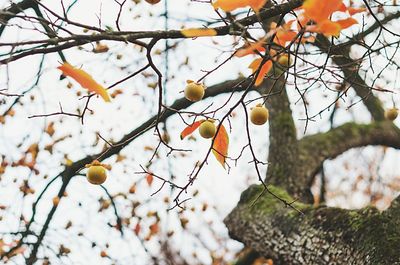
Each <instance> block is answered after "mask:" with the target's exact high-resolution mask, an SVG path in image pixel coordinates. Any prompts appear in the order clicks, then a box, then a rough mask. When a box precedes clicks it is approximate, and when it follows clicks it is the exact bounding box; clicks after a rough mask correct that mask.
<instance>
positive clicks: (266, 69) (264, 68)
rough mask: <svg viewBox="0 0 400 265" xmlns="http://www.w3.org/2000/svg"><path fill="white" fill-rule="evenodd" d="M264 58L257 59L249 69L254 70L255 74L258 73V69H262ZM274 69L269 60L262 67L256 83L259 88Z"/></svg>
mask: <svg viewBox="0 0 400 265" xmlns="http://www.w3.org/2000/svg"><path fill="white" fill-rule="evenodd" d="M262 60H263V59H262V58H258V59H255V60H254V61H253V62H252V63H251V64H250V65H249V68H250V69H251V70H252V72H253V74H254V73H255V72H257V70H258V68H259V67H260V64H261V62H262ZM271 68H272V61H271V60H268V61H266V62H265V63H264V65H263V66H261V69H260V72H259V73H258V76H257V79H256V82H255V83H254V85H255V86H259V85H260V84H261V83H262V81H263V80H264V77H265V76H266V75H267V74H268V72H269V70H271Z"/></svg>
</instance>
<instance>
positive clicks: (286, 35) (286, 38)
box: [275, 29, 297, 47]
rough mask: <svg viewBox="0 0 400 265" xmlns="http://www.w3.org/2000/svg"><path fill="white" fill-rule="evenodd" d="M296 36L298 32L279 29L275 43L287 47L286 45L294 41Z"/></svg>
mask: <svg viewBox="0 0 400 265" xmlns="http://www.w3.org/2000/svg"><path fill="white" fill-rule="evenodd" d="M296 36H297V32H294V31H286V30H283V29H278V30H277V31H276V35H275V43H277V44H279V45H281V46H283V47H285V46H286V43H287V42H290V41H292V40H293V39H294V38H296Z"/></svg>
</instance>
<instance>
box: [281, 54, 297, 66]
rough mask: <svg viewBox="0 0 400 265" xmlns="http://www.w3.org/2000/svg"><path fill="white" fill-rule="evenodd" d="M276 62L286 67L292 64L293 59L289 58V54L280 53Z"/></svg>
mask: <svg viewBox="0 0 400 265" xmlns="http://www.w3.org/2000/svg"><path fill="white" fill-rule="evenodd" d="M278 63H279V64H280V65H281V66H283V67H285V68H288V67H290V66H292V64H293V60H292V58H290V59H289V55H287V54H282V55H281V56H279V59H278Z"/></svg>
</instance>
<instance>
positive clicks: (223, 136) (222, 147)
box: [212, 124, 229, 168]
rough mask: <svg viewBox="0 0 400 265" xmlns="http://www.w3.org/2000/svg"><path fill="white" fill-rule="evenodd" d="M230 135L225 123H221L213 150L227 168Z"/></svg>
mask: <svg viewBox="0 0 400 265" xmlns="http://www.w3.org/2000/svg"><path fill="white" fill-rule="evenodd" d="M228 146H229V136H228V133H227V132H226V129H225V127H224V125H222V124H220V125H219V130H218V133H217V135H216V136H215V139H214V143H213V147H212V152H213V154H214V156H215V158H216V159H217V160H218V162H220V163H221V165H222V166H223V167H224V168H225V160H226V156H227V155H228Z"/></svg>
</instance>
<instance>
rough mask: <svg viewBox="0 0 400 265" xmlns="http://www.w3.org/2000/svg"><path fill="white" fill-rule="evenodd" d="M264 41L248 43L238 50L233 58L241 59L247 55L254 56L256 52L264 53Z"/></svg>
mask: <svg viewBox="0 0 400 265" xmlns="http://www.w3.org/2000/svg"><path fill="white" fill-rule="evenodd" d="M264 45H265V40H264V39H262V40H259V41H257V42H250V43H248V44H246V45H245V46H243V47H242V48H240V49H239V50H238V51H237V52H236V53H235V56H236V57H243V56H246V55H249V54H255V53H256V51H258V52H264V51H265V48H264Z"/></svg>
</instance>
